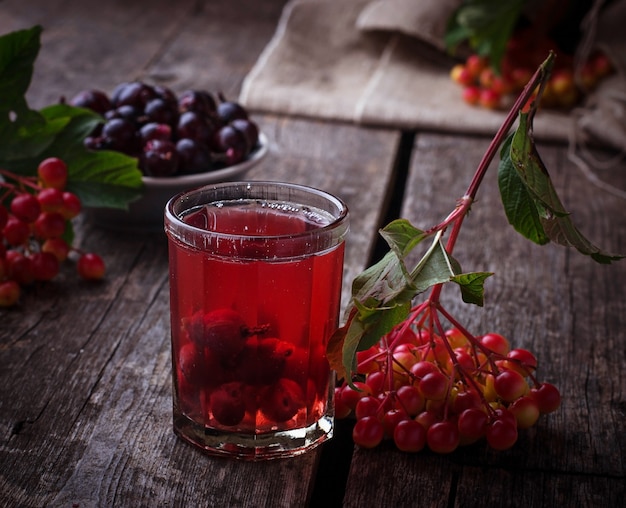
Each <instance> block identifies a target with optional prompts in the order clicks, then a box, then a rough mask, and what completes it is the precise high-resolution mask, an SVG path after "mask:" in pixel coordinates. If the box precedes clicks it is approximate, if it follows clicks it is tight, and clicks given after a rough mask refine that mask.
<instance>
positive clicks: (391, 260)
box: [352, 251, 415, 306]
mask: <svg viewBox="0 0 626 508" xmlns="http://www.w3.org/2000/svg"><path fill="white" fill-rule="evenodd" d="M414 293H415V288H414V287H413V284H412V282H411V280H410V278H409V275H408V271H407V270H406V267H405V266H404V263H403V261H402V260H401V259H400V258H398V256H397V255H396V253H395V252H394V251H389V252H387V254H385V256H384V257H383V258H382V259H381V260H380V261H379V262H378V263H376V264H374V265H372V266H370V267H369V268H367V269H366V270H365V271H363V272H362V273H361V274H359V275H357V276H356V277H355V278H354V280H353V281H352V296H353V297H354V299H355V300H357V301H359V302H370V301H371V300H372V299H373V300H374V301H375V302H376V303H375V304H374V305H375V306H378V305H386V304H387V303H388V302H390V301H393V300H397V299H403V300H407V299H408V300H410V299H411V298H412V295H413V294H414ZM403 295H404V296H403Z"/></svg>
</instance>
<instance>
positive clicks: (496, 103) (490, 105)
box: [478, 88, 502, 109]
mask: <svg viewBox="0 0 626 508" xmlns="http://www.w3.org/2000/svg"><path fill="white" fill-rule="evenodd" d="M501 100H502V97H501V95H500V94H499V93H498V92H496V91H495V90H493V89H492V88H483V89H482V90H481V91H480V97H479V98H478V103H479V104H480V105H481V106H482V107H484V108H487V109H498V108H499V107H500V103H501Z"/></svg>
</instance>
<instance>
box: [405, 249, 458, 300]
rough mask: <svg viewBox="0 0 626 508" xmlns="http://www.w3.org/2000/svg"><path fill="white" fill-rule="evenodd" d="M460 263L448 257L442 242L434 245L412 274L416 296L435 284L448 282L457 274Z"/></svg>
mask: <svg viewBox="0 0 626 508" xmlns="http://www.w3.org/2000/svg"><path fill="white" fill-rule="evenodd" d="M457 266H458V263H457V262H456V261H455V260H454V259H453V258H452V257H450V256H449V255H448V253H447V252H446V249H445V248H444V246H443V244H442V243H441V242H440V241H437V242H435V243H434V244H433V248H432V249H430V250H429V251H428V252H427V253H426V254H425V255H424V257H422V259H421V260H420V262H419V263H418V264H417V266H416V267H415V269H414V270H413V272H412V273H411V277H412V281H413V286H414V287H415V290H416V293H415V294H416V295H417V294H419V293H421V292H423V291H426V290H427V289H428V288H430V287H432V286H434V285H435V284H442V283H444V282H448V281H449V280H450V277H453V276H454V275H455V273H456V270H455V267H457Z"/></svg>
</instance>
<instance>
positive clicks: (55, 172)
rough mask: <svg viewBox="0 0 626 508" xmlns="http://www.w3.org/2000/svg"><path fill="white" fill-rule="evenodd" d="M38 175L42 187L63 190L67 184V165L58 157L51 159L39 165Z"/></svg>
mask: <svg viewBox="0 0 626 508" xmlns="http://www.w3.org/2000/svg"><path fill="white" fill-rule="evenodd" d="M37 175H38V176H39V181H40V183H41V186H42V187H53V188H55V189H59V190H62V189H64V188H65V185H66V184H67V165H66V164H65V162H63V161H62V160H61V159H59V158H57V157H50V158H48V159H45V160H43V161H42V162H41V163H40V164H39V166H38V168H37Z"/></svg>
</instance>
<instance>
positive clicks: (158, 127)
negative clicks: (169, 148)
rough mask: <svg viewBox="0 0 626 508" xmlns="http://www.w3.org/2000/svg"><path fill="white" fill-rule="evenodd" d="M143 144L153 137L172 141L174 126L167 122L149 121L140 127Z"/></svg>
mask: <svg viewBox="0 0 626 508" xmlns="http://www.w3.org/2000/svg"><path fill="white" fill-rule="evenodd" d="M139 137H140V139H141V143H142V145H145V144H146V143H147V142H148V141H150V140H152V139H160V140H162V141H172V128H171V127H170V126H169V125H168V124H166V123H158V122H149V123H147V124H145V125H144V126H142V127H141V129H139Z"/></svg>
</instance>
